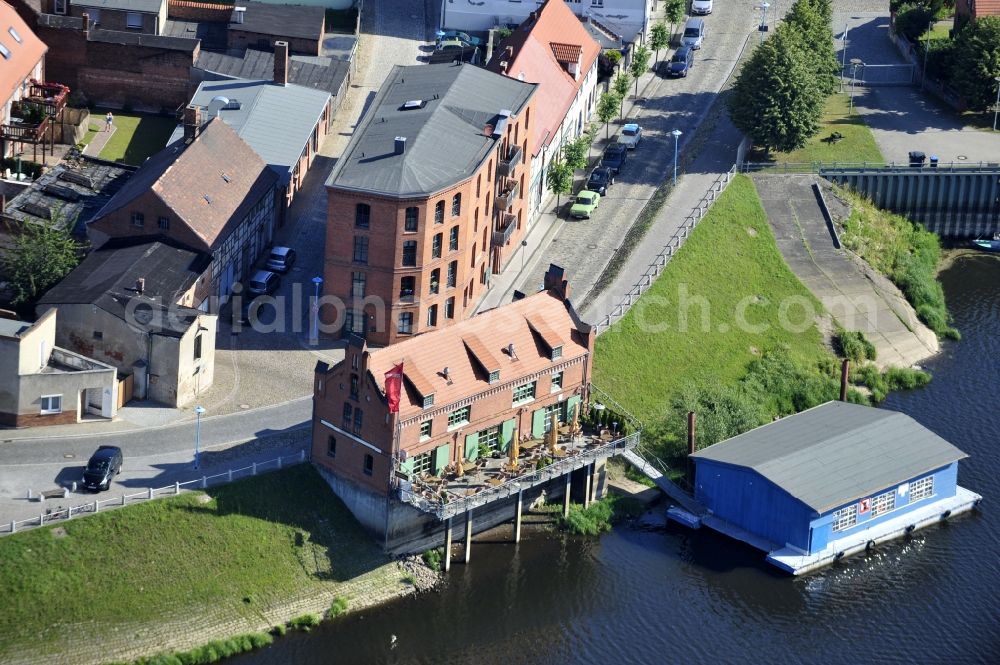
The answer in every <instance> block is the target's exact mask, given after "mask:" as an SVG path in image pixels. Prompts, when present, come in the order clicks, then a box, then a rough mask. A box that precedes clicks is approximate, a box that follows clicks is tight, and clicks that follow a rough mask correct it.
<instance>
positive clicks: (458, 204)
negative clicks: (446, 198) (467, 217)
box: [451, 194, 462, 217]
mask: <svg viewBox="0 0 1000 665" xmlns="http://www.w3.org/2000/svg"><path fill="white" fill-rule="evenodd" d="M461 214H462V195H461V194H455V196H453V197H451V216H452V217H458V216H459V215H461Z"/></svg>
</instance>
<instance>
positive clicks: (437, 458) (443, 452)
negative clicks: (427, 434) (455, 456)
mask: <svg viewBox="0 0 1000 665" xmlns="http://www.w3.org/2000/svg"><path fill="white" fill-rule="evenodd" d="M449 457H451V444H448V443H446V444H444V445H443V446H438V447H437V448H435V449H434V475H435V476H436V475H439V474H440V473H441V472H442V471H443V470H444V468H445V467H446V466H448V462H449V459H448V458H449Z"/></svg>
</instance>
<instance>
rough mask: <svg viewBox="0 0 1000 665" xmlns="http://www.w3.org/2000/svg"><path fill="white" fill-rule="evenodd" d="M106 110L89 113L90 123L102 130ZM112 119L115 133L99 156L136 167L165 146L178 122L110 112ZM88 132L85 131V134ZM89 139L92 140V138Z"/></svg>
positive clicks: (151, 116) (163, 118)
mask: <svg viewBox="0 0 1000 665" xmlns="http://www.w3.org/2000/svg"><path fill="white" fill-rule="evenodd" d="M106 113H107V109H95V110H93V111H92V112H91V115H90V117H91V124H92V126H93V125H97V126H99V128H100V129H102V130H103V129H104V115H105V114H106ZM112 113H113V114H114V116H115V120H114V122H115V127H116V128H117V129H115V133H114V135H113V136H112V137H111V140H110V141H108V144H107V145H106V146H104V149H103V150H101V154H100V155H98V157H100V158H101V159H107V160H110V161H112V162H115V161H118V160H119V159H121V160H123V161H124V162H125V163H126V164H132V165H133V166H139V165H141V164H142V163H143V162H144V161H146V158H147V157H149V156H150V155H152V154H154V153H156V152H159V151H160V150H161V149H162V148H163V147H164V146H165V145H167V139H169V138H170V134H171V133H173V131H174V128H175V127H176V126H177V121H176V120H174V119H173V118H168V117H166V116H162V115H144V114H138V113H125V112H123V111H114V110H113V111H112ZM89 134H90V132H88V135H89ZM91 138H92V137H91Z"/></svg>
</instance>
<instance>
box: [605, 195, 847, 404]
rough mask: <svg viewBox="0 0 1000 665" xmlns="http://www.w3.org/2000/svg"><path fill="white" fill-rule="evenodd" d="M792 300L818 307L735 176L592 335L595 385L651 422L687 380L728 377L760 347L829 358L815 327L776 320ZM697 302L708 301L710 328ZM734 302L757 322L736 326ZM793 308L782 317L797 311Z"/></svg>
mask: <svg viewBox="0 0 1000 665" xmlns="http://www.w3.org/2000/svg"><path fill="white" fill-rule="evenodd" d="M789 298H796V299H798V300H799V301H802V302H807V303H810V304H811V305H812V306H813V307H815V310H816V312H817V313H818V312H819V311H821V306H820V305H819V303H818V302H817V301H816V300H815V298H813V296H812V294H811V293H810V292H809V291H808V290H807V289H806V288H805V287H804V286H803V285H802V283H801V282H799V280H798V278H796V277H795V275H794V274H792V272H791V270H790V269H789V268H788V266H787V265H786V264H785V261H784V259H783V258H782V256H781V253H780V252H779V251H778V248H777V246H776V244H775V241H774V236H773V234H772V233H771V228H770V226H769V225H768V223H767V219H766V217H765V215H764V209H763V207H762V206H761V204H760V199H759V198H758V196H757V191H756V189H755V188H754V186H753V183H752V182H751V180H750V179H749V178H748V177H746V176H737V178H736V179H735V180H734V181H733V182H732V184H730V185H729V188H728V189H727V190H726V192H725V193H724V194H723V195H722V196H721V197H720V198H719V200H718V201H717V202H716V203H715V204H714V205H713V206H712V208H711V210H710V211H709V213H708V215H707V216H706V217H705V219H704V220H703V221H702V222H701V223H700V224H699V225H698V226H697V227H696V229H695V231H694V233H692V235H691V237H690V238H689V239H688V240H687V242H686V243H685V244H684V246H683V247H682V248H681V250H680V251H679V252H678V253H677V254H676V255H675V256H674V258H673V259H672V260H671V262H670V263H669V264H668V265H667V268H666V270H665V271H664V273H663V274H662V275H661V276H660V278H659V279H658V280H657V281H656V282H655V283H654V285H653V287H652V288H651V289H650V290H649V291H647V292H646V293H645V294H644V295H643V296H642V298H641V299H640V300H639V302H638V303H637V304H636V305H635V306H634V307H633V308H632V309H631V310H630V311H629V313H628V314H627V315H626V316H625V318H624V319H623V320H622V321H621V323H620V324H618V325H616V326H615V328H613V329H612V330H609V331H608V332H606V333H604V334H603V335H601V336H600V337H598V338H597V348H596V351H595V363H594V382H595V383H596V384H597V385H598V386H600V387H601V388H603V389H604V390H607V391H608V392H610V393H611V395H612V396H614V397H615V398H616V399H617V400H618V401H619V402H621V404H622V405H623V406H624V407H625V408H626V409H628V410H629V411H631V412H632V413H633V414H635V415H636V416H637V417H638V418H639V419H640V420H643V421H654V420H657V419H658V418H660V417H662V416H663V415H664V414H665V413H666V412H667V410H668V408H669V405H670V400H671V398H672V396H673V395H674V394H676V393H677V392H678V391H679V390H680V389H681V388H682V387H684V386H685V384H693V385H697V386H711V385H715V384H720V383H721V384H731V383H735V382H736V381H737V380H738V379H739V378H741V377H742V376H743V375H744V374H745V372H746V367H747V364H748V363H749V362H750V361H751V360H753V359H754V358H755V357H757V356H758V354H759V353H761V352H763V351H766V350H769V349H774V348H776V347H778V346H779V345H787V346H788V349H789V351H788V355H790V356H791V357H792V358H793V359H796V360H802V361H806V362H815V361H818V360H820V359H822V358H825V357H829V351H827V350H826V348H825V346H824V342H823V338H822V335H821V333H820V332H819V330H818V329H817V328H816V326H815V325H809V326H808V328H807V329H806V330H805V331H804V332H801V333H795V332H790V331H787V330H784V329H782V327H781V326H780V325H779V324H778V322H779V318H778V317H779V307H780V305H781V303H782V301H786V300H787V299H789ZM685 302H687V303H689V305H690V306H688V307H685V306H684V303H685ZM696 302H705V303H707V304H708V310H707V311H708V325H707V327H704V328H703V323H704V321H703V315H702V311H704V308H703V307H701V306H699V305H698V304H694V303H696ZM741 303H743V308H744V309H743V311H744V312H745V318H744V320H745V321H747V322H749V323H750V324H754V325H756V326H758V327H760V328H764V329H762V330H759V331H758V332H750V331H747V330H741V329H740V326H738V325H737V320H738V319H737V312H738V311H739V307H740V304H741ZM685 311H686V312H687V317H686V319H687V330H686V331H685V330H683V320H684V318H685V317H684V314H683V313H684V312H685ZM795 311H796V310H795V309H792V310H790V311H789V314H788V318H789V320H792V321H797V320H799V318H801V317H800V316H799V317H796V315H795ZM798 311H801V310H798Z"/></svg>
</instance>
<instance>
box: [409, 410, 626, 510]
mask: <svg viewBox="0 0 1000 665" xmlns="http://www.w3.org/2000/svg"><path fill="white" fill-rule="evenodd" d="M638 444H639V433H638V432H635V433H633V434H629V435H627V436H621V435H618V436H615V435H613V434H611V433H609V432H608V431H607V430H601V431H598V430H591V429H590V428H589V427H585V428H581V427H579V426H576V427H574V426H573V425H568V426H562V427H560V428H559V429H558V433H557V434H556V436H554V437H553V436H552V434H551V433H550V434H546V435H545V437H544V438H542V439H531V438H527V437H525V438H524V439H523V440H522V441H520V442H518V443H517V445H514V444H511V446H512V449H511V450H509V451H508V453H507V454H502V455H501V454H499V453H498V454H495V455H493V456H491V457H487V458H479V459H477V460H475V461H473V462H470V461H466V462H464V463H463V464H462V465H461V469H459V467H458V465H457V464H455V463H452V464H450V465H448V466H447V467H446V468H445V469H444V470H443V471H442V472H441V475H440V477H437V476H431V475H428V474H423V475H421V476H419V477H417V476H414V477H411V478H409V480H406V481H404V482H402V483H401V484H400V486H399V498H400V500H401V501H403V502H405V503H408V504H410V505H412V506H414V507H415V508H417V509H418V510H421V511H423V512H425V513H429V514H431V515H434V516H435V517H437V518H438V519H439V520H445V519H448V518H450V517H454V516H455V515H461V514H464V513H467V512H468V511H470V510H472V509H474V508H477V507H479V506H483V505H486V504H488V503H492V502H493V501H498V500H502V499H506V498H507V497H510V496H514V495H516V494H517V493H518V491H519V490H521V489H523V488H527V487H534V486H535V485H539V484H542V483H546V482H548V481H550V480H552V479H553V478H558V477H560V476H565V475H566V474H567V473H570V472H572V471H575V470H576V469H581V468H583V467H585V466H587V465H589V464H591V463H593V462H594V461H595V460H600V459H606V458H608V457H611V456H613V455H618V454H621V453H623V452H625V451H626V450H630V449H632V448H635V447H636V446H637V445H638ZM540 462H541V463H540Z"/></svg>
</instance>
